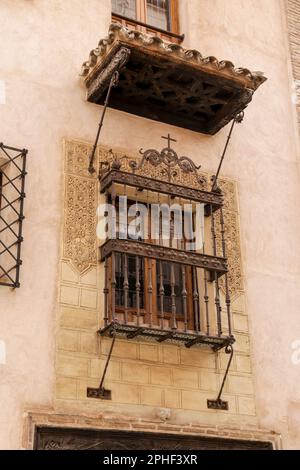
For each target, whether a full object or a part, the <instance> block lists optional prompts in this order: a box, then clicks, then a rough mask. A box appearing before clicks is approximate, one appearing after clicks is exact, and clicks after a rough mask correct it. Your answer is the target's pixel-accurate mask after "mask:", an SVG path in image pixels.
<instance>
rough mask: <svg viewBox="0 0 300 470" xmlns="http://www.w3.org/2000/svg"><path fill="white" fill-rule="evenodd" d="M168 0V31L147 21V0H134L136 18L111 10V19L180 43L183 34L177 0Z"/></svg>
mask: <svg viewBox="0 0 300 470" xmlns="http://www.w3.org/2000/svg"><path fill="white" fill-rule="evenodd" d="M169 1H170V10H169V22H170V31H168V30H163V29H161V28H159V27H156V26H153V25H150V24H148V23H147V3H146V2H147V0H136V6H137V8H136V19H132V18H128V17H126V16H123V15H121V14H118V13H114V12H112V20H113V21H115V22H118V23H121V24H122V25H124V26H128V27H129V28H134V29H137V30H139V31H142V32H145V33H151V34H155V35H157V36H159V37H161V38H162V39H167V40H169V41H172V42H178V43H180V42H182V41H183V39H184V35H181V34H180V25H179V6H178V0H169Z"/></svg>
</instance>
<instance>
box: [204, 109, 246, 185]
mask: <svg viewBox="0 0 300 470" xmlns="http://www.w3.org/2000/svg"><path fill="white" fill-rule="evenodd" d="M243 119H244V111H242V112H241V113H239V114H237V115H236V116H235V117H234V119H233V121H232V124H231V127H230V131H229V134H228V137H227V140H226V144H225V147H224V150H223V153H222V156H221V160H220V163H219V166H218V170H217V173H216V175H215V176H213V184H212V188H211V190H212V191H216V190H217V188H218V185H217V181H218V177H219V174H220V171H221V168H222V164H223V161H224V158H225V155H226V151H227V147H228V145H229V141H230V139H231V134H232V131H233V128H234V125H235V123H238V124H240V123H241V122H242V121H243Z"/></svg>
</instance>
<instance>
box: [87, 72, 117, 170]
mask: <svg viewBox="0 0 300 470" xmlns="http://www.w3.org/2000/svg"><path fill="white" fill-rule="evenodd" d="M118 82H119V72H118V71H117V72H115V73H114V74H113V75H112V77H111V80H110V83H109V86H108V90H107V94H106V98H105V101H104V107H103V110H102V114H101V118H100V122H99V126H98V131H97V135H96V140H95V143H94V146H93V149H92V152H91V155H90V159H89V168H88V171H89V173H90V174H92V173H95V171H96V170H95V168H94V159H95V152H96V148H97V145H98V141H99V137H100V132H101V129H102V126H103V122H104V118H105V114H106V110H107V106H108V102H109V98H110V93H111V90H112V88H113V87H116V86H117V85H118Z"/></svg>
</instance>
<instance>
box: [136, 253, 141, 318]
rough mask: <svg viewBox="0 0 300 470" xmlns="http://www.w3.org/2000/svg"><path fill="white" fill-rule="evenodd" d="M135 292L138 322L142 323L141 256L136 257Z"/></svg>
mask: <svg viewBox="0 0 300 470" xmlns="http://www.w3.org/2000/svg"><path fill="white" fill-rule="evenodd" d="M135 276H136V284H135V292H136V324H137V326H139V325H140V313H141V312H140V292H141V283H140V258H139V256H136V257H135Z"/></svg>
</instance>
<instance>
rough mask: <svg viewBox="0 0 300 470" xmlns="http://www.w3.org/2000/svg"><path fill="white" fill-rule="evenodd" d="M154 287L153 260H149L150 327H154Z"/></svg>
mask: <svg viewBox="0 0 300 470" xmlns="http://www.w3.org/2000/svg"><path fill="white" fill-rule="evenodd" d="M152 296H153V285H152V260H151V259H148V311H149V326H150V327H152V315H153V299H152Z"/></svg>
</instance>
